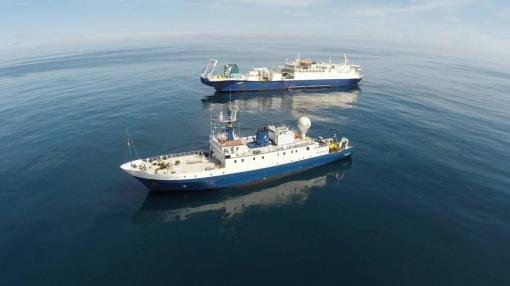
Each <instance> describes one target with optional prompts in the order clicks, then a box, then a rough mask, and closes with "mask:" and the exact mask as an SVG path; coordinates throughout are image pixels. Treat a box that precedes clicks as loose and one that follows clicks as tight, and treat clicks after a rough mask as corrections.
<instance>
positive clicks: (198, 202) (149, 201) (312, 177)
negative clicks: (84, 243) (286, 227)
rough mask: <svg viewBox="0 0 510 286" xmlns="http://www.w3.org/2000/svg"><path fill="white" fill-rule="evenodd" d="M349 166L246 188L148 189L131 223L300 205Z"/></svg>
mask: <svg viewBox="0 0 510 286" xmlns="http://www.w3.org/2000/svg"><path fill="white" fill-rule="evenodd" d="M351 165H352V160H351V159H350V158H349V159H346V160H343V161H340V162H335V163H332V164H329V165H326V166H322V167H319V168H317V169H312V170H309V171H306V172H303V173H300V174H296V175H292V176H288V177H284V178H279V179H274V180H271V181H269V182H267V181H266V182H263V183H260V184H256V185H251V186H246V187H238V188H228V189H223V190H211V191H199V192H149V193H148V195H147V197H146V198H145V201H144V202H143V204H142V206H141V208H140V209H139V210H138V211H137V212H136V213H135V214H134V216H133V222H134V223H141V224H143V223H151V222H171V221H185V220H188V219H190V218H192V217H193V216H196V215H200V214H206V213H208V214H214V215H216V216H218V217H220V218H222V219H230V218H233V217H236V216H239V215H241V214H242V213H243V212H245V211H247V210H248V209H250V208H255V207H276V206H282V205H288V204H302V203H305V202H306V200H307V199H308V198H309V196H310V194H311V192H312V191H314V190H319V189H321V188H323V187H325V186H326V185H327V184H328V183H332V182H335V181H340V180H342V179H343V178H344V177H345V175H346V172H347V170H348V169H350V168H351Z"/></svg>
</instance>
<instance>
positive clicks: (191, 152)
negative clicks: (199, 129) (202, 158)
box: [140, 150, 207, 163]
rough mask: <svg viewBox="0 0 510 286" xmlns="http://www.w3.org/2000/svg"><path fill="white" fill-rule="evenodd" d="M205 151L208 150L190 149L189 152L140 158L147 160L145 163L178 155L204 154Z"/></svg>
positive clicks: (143, 160)
mask: <svg viewBox="0 0 510 286" xmlns="http://www.w3.org/2000/svg"><path fill="white" fill-rule="evenodd" d="M205 152H207V151H205V150H195V151H188V152H180V153H173V154H166V155H160V156H154V157H149V158H145V159H140V160H142V162H145V163H151V162H153V161H157V160H165V159H169V158H176V157H182V156H187V155H199V154H204V153H205Z"/></svg>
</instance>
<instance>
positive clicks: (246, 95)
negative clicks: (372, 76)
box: [202, 86, 361, 104]
mask: <svg viewBox="0 0 510 286" xmlns="http://www.w3.org/2000/svg"><path fill="white" fill-rule="evenodd" d="M360 91H361V89H360V87H359V86H347V87H334V88H312V89H295V90H275V91H240V92H234V93H228V92H218V91H216V92H215V93H214V94H212V95H209V96H205V97H204V98H203V99H202V102H203V103H204V104H208V103H220V104H224V103H227V102H229V101H230V100H251V99H257V98H270V97H282V96H293V95H298V96H299V95H309V96H326V95H330V96H331V95H339V94H356V95H357V94H358V93H359V92H360Z"/></svg>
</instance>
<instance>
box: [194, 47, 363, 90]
mask: <svg viewBox="0 0 510 286" xmlns="http://www.w3.org/2000/svg"><path fill="white" fill-rule="evenodd" d="M217 64H218V60H216V59H211V60H210V61H209V64H208V65H207V66H206V67H205V68H204V70H203V71H202V73H201V75H200V81H201V82H202V83H203V84H206V85H208V86H212V87H214V88H215V89H216V91H219V92H236V91H261V90H288V89H306V88H331V87H351V86H357V85H358V82H359V81H360V80H361V79H362V78H363V75H362V74H361V67H360V66H359V65H354V64H351V63H350V62H349V59H348V58H347V56H346V55H345V54H344V59H343V62H340V63H335V62H333V61H332V60H331V58H330V59H329V61H327V62H324V61H322V62H316V61H313V60H311V59H302V58H301V57H300V56H299V55H298V57H297V58H296V59H295V60H294V61H289V60H286V62H285V64H284V65H283V66H277V67H272V68H267V67H263V68H254V69H252V70H251V71H249V72H248V73H245V74H242V73H240V71H239V67H238V66H237V64H227V65H225V66H224V68H223V73H222V74H216V75H213V72H214V69H215V67H216V65H217Z"/></svg>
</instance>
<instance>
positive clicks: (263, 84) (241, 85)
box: [200, 77, 361, 92]
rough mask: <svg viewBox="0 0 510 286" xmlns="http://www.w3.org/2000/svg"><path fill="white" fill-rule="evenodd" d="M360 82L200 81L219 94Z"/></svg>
mask: <svg viewBox="0 0 510 286" xmlns="http://www.w3.org/2000/svg"><path fill="white" fill-rule="evenodd" d="M360 80H361V78H355V79H317V80H280V81H246V80H224V81H210V80H209V79H208V78H205V77H201V78H200V81H202V83H203V84H206V85H208V86H212V87H214V88H215V89H216V90H217V91H219V92H230V91H260V90H284V89H306V88H331V87H348V86H356V85H357V84H358V82H359V81H360Z"/></svg>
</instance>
